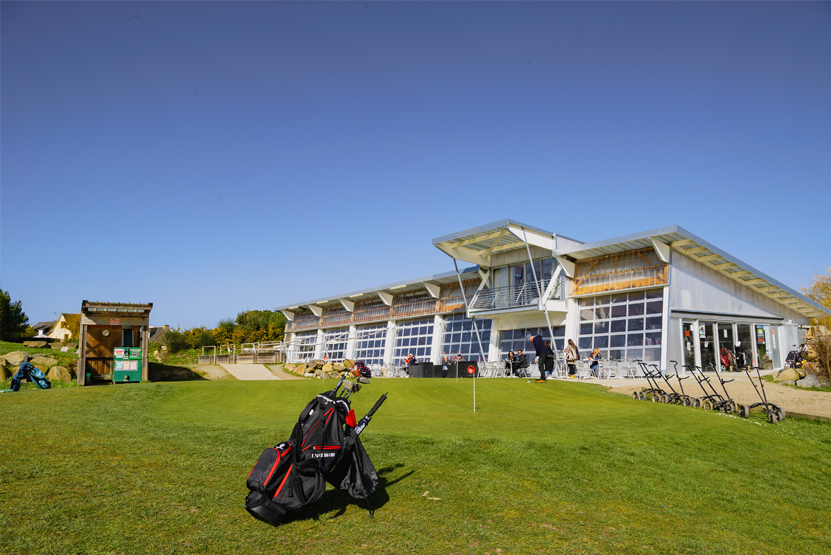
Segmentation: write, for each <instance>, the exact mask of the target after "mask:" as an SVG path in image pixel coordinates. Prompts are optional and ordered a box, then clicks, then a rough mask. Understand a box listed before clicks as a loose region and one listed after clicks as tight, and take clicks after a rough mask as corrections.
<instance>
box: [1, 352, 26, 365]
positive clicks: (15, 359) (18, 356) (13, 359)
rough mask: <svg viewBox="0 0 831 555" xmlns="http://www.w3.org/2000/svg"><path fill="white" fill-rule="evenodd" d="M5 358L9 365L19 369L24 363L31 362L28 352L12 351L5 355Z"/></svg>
mask: <svg viewBox="0 0 831 555" xmlns="http://www.w3.org/2000/svg"><path fill="white" fill-rule="evenodd" d="M3 358H5V359H6V360H7V361H8V363H9V364H11V365H12V366H14V367H15V368H17V367H19V366H20V364H21V363H22V362H27V361H28V360H29V353H27V352H26V351H12V352H11V353H6V354H5V355H3Z"/></svg>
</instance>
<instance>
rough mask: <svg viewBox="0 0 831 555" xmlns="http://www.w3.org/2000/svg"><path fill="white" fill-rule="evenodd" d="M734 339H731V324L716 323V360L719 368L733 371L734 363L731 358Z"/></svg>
mask: <svg viewBox="0 0 831 555" xmlns="http://www.w3.org/2000/svg"><path fill="white" fill-rule="evenodd" d="M734 348H735V341H734V339H733V324H718V357H717V358H718V362H719V365H720V368H719V369H720V370H722V371H724V372H733V371H734V370H735V369H736V363H735V361H734V358H733V349H734Z"/></svg>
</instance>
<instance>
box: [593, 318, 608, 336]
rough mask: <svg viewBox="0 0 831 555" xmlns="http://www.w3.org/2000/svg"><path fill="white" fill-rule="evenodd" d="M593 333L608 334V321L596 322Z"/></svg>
mask: <svg viewBox="0 0 831 555" xmlns="http://www.w3.org/2000/svg"><path fill="white" fill-rule="evenodd" d="M594 333H595V335H597V334H599V333H609V321H608V320H607V321H605V322H596V323H595V324H594Z"/></svg>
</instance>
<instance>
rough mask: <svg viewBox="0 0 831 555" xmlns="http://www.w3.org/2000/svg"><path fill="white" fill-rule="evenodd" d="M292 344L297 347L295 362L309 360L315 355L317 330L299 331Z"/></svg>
mask: <svg viewBox="0 0 831 555" xmlns="http://www.w3.org/2000/svg"><path fill="white" fill-rule="evenodd" d="M296 338H297V339H296V340H295V342H294V344H293V345H292V346H293V347H294V348H295V351H294V352H295V355H294V362H309V361H311V360H312V358H314V356H315V343H316V342H317V332H316V331H315V332H311V333H298V334H297V335H296Z"/></svg>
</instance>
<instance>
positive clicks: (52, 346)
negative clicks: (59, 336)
mask: <svg viewBox="0 0 831 555" xmlns="http://www.w3.org/2000/svg"><path fill="white" fill-rule="evenodd" d="M61 347H63V342H62V341H52V342H51V343H49V348H50V349H55V350H56V351H60V350H61Z"/></svg>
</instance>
